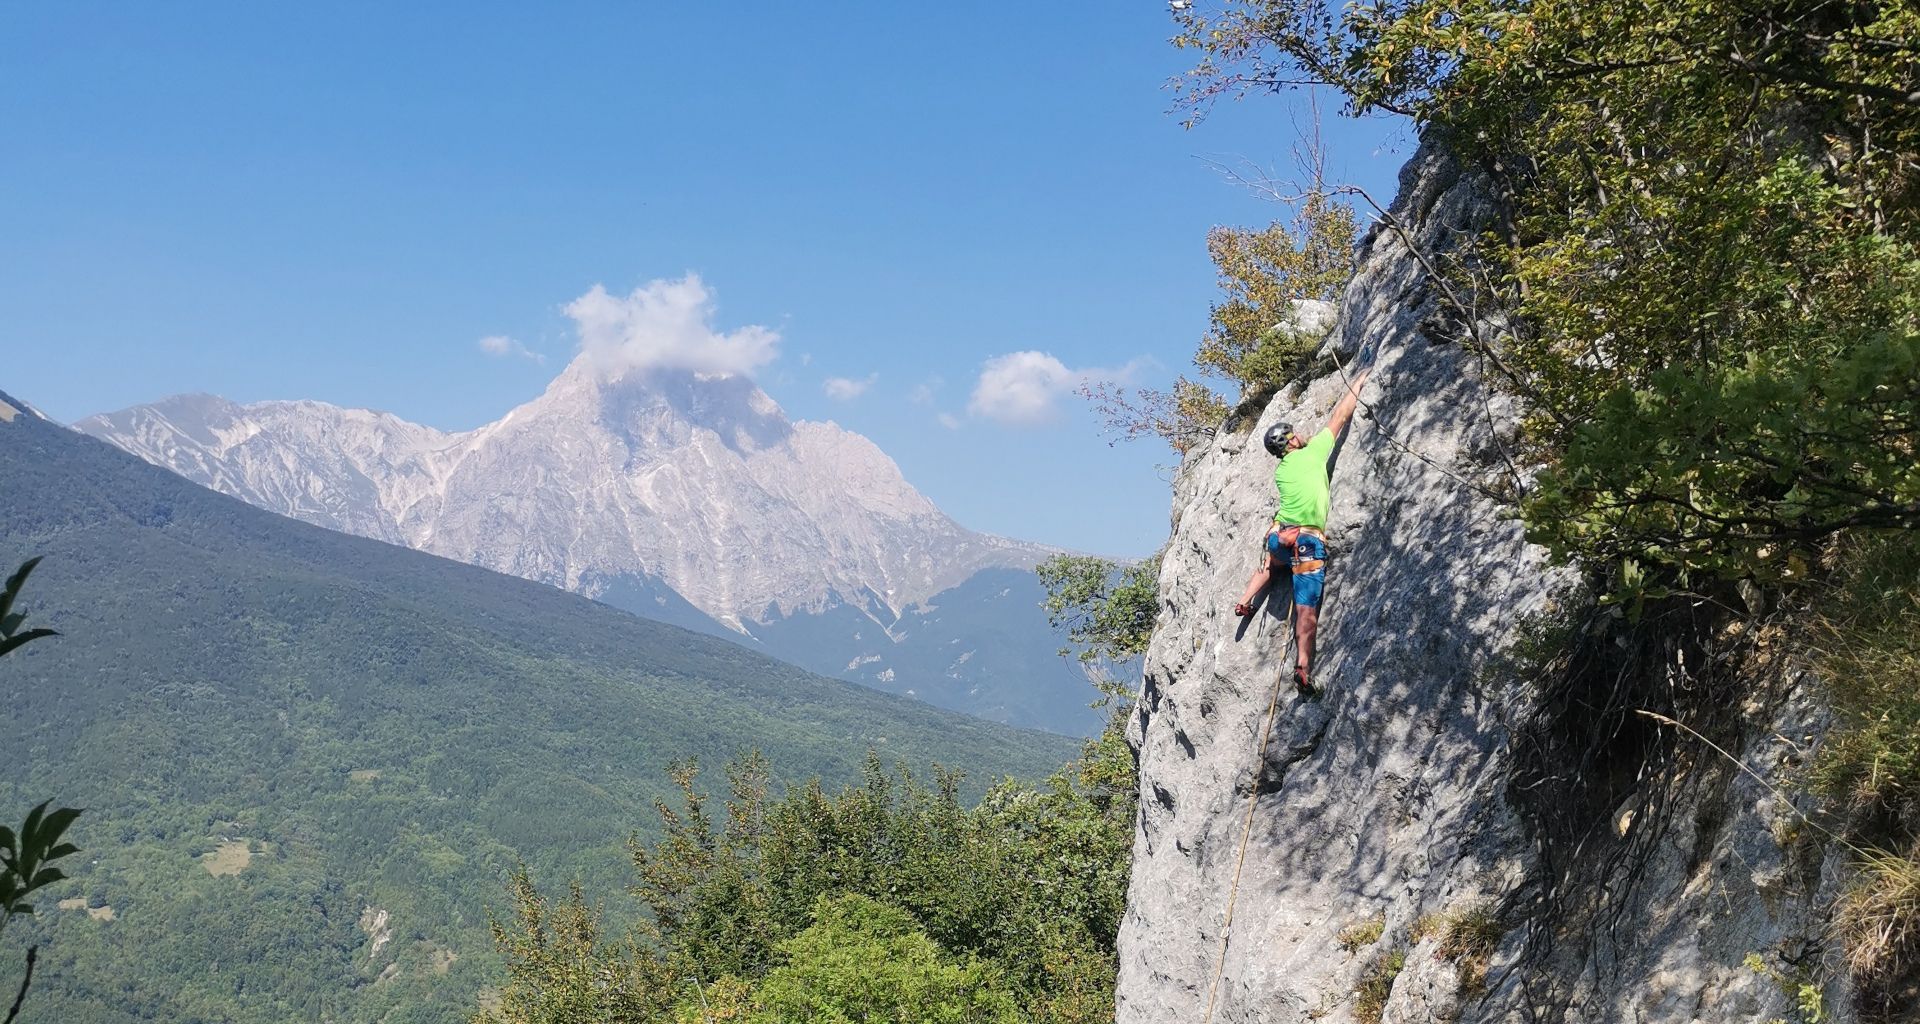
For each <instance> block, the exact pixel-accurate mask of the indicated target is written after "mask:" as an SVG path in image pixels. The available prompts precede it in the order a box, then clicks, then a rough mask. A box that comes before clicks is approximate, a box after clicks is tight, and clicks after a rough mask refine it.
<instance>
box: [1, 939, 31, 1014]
mask: <svg viewBox="0 0 1920 1024" xmlns="http://www.w3.org/2000/svg"><path fill="white" fill-rule="evenodd" d="M39 956H40V947H39V946H28V947H27V974H26V977H23V978H21V979H20V993H19V994H18V995H16V996H14V997H13V1009H11V1010H8V1011H7V1019H6V1021H5V1022H4V1024H13V1019H14V1018H15V1017H18V1016H20V1004H21V1003H24V1002H26V1001H27V986H29V985H31V984H33V962H34V960H36V959H38V958H39Z"/></svg>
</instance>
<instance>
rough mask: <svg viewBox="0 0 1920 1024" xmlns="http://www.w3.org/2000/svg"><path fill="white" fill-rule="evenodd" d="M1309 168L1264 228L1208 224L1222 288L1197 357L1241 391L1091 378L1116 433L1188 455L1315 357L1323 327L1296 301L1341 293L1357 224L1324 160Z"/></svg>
mask: <svg viewBox="0 0 1920 1024" xmlns="http://www.w3.org/2000/svg"><path fill="white" fill-rule="evenodd" d="M1309 171H1310V172H1312V175H1313V180H1312V182H1311V184H1310V185H1309V187H1308V188H1307V189H1306V190H1305V191H1304V192H1303V193H1302V194H1301V195H1300V196H1299V197H1297V198H1293V199H1291V200H1290V203H1291V205H1292V207H1293V209H1292V212H1291V214H1290V215H1289V216H1288V217H1287V218H1284V219H1281V220H1276V221H1274V222H1273V223H1271V224H1269V225H1268V226H1266V227H1264V228H1234V227H1217V228H1214V229H1213V230H1211V231H1209V232H1207V255H1208V257H1209V258H1210V259H1211V260H1212V261H1213V265H1214V269H1215V271H1217V273H1218V275H1219V282H1220V290H1221V293H1222V297H1221V300H1220V301H1219V302H1216V303H1215V304H1214V305H1213V308H1212V310H1211V312H1210V313H1209V315H1208V328H1207V332H1206V334H1205V336H1204V337H1202V338H1201V340H1200V345H1199V347H1198V349H1197V350H1196V351H1195V353H1194V359H1193V362H1194V365H1195V366H1196V367H1197V368H1199V370H1200V371H1201V374H1202V376H1203V377H1211V378H1214V379H1219V380H1225V381H1227V382H1229V383H1231V384H1232V385H1233V386H1234V389H1235V390H1236V391H1237V392H1238V394H1237V395H1236V396H1235V397H1234V398H1232V399H1229V398H1228V397H1227V396H1226V395H1222V394H1220V393H1218V392H1216V391H1215V390H1214V389H1213V388H1212V387H1210V386H1209V385H1207V384H1206V383H1204V382H1202V381H1197V380H1193V379H1191V378H1188V377H1185V376H1181V377H1180V378H1178V379H1177V380H1175V381H1174V384H1173V387H1172V389H1171V390H1168V391H1159V390H1155V389H1150V388H1146V389H1135V390H1133V391H1132V393H1131V394H1129V392H1128V390H1127V389H1125V388H1122V387H1119V386H1117V385H1114V384H1110V383H1097V384H1088V385H1083V386H1082V387H1081V388H1080V394H1081V396H1082V397H1084V398H1086V399H1088V400H1089V401H1091V402H1093V404H1094V407H1095V411H1096V412H1097V413H1098V414H1099V415H1100V416H1101V419H1102V420H1103V422H1104V424H1105V427H1106V429H1107V431H1108V432H1109V433H1110V434H1112V435H1113V436H1114V437H1115V438H1116V439H1118V440H1127V441H1131V440H1134V439H1135V438H1139V437H1144V436H1147V435H1153V436H1156V437H1159V438H1161V439H1162V440H1164V441H1166V442H1167V443H1168V444H1169V445H1171V446H1172V447H1173V449H1174V450H1175V451H1177V452H1181V453H1183V454H1184V453H1185V452H1186V451H1187V450H1188V449H1190V448H1192V447H1193V446H1194V445H1195V444H1197V443H1199V442H1200V441H1201V440H1202V439H1204V438H1205V437H1207V436H1209V435H1210V434H1211V433H1212V432H1213V430H1214V429H1215V428H1216V427H1217V426H1218V425H1219V424H1220V422H1221V420H1222V419H1224V418H1225V417H1226V415H1227V413H1228V412H1229V411H1233V410H1235V409H1238V410H1239V411H1241V412H1246V411H1248V410H1250V409H1251V408H1253V407H1254V406H1257V405H1258V404H1260V403H1263V402H1265V401H1266V400H1267V399H1268V398H1270V397H1272V395H1273V394H1274V392H1276V391H1278V390H1280V389H1281V388H1282V387H1284V386H1286V385H1287V383H1288V382H1290V381H1292V380H1294V379H1296V378H1298V377H1299V376H1300V375H1301V374H1303V373H1304V372H1306V371H1307V370H1308V369H1309V368H1310V367H1311V366H1312V364H1313V354H1314V352H1315V351H1316V350H1318V348H1319V346H1320V341H1321V339H1322V337H1323V335H1322V334H1321V333H1320V332H1318V331H1314V330H1307V329H1303V328H1302V326H1301V325H1300V324H1299V322H1298V318H1297V314H1296V309H1295V304H1296V303H1297V302H1299V301H1300V300H1304V299H1317V300H1322V301H1326V302H1332V301H1335V300H1337V299H1338V298H1339V297H1340V292H1341V290H1342V289H1344V288H1345V287H1346V284H1347V281H1348V280H1349V279H1351V278H1352V277H1353V241H1354V232H1355V227H1356V225H1355V220H1354V214H1353V209H1352V207H1350V206H1348V205H1346V204H1345V203H1344V202H1341V201H1338V200H1337V199H1335V198H1334V194H1333V192H1332V190H1330V189H1329V188H1327V187H1326V184H1325V182H1324V180H1323V178H1322V175H1321V173H1320V169H1319V167H1318V165H1317V164H1316V165H1314V166H1312V167H1310V168H1309Z"/></svg>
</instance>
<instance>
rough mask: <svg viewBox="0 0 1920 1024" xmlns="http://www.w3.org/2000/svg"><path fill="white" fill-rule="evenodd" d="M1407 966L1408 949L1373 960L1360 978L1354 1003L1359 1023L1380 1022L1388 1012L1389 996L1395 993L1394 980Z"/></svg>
mask: <svg viewBox="0 0 1920 1024" xmlns="http://www.w3.org/2000/svg"><path fill="white" fill-rule="evenodd" d="M1406 966H1407V951H1406V950H1404V949H1396V950H1394V951H1393V952H1391V953H1388V954H1387V955H1386V956H1383V957H1381V958H1380V959H1378V960H1376V961H1374V962H1373V966H1371V967H1369V968H1367V973H1366V974H1364V975H1362V976H1361V978H1360V990H1359V995H1358V997H1357V998H1355V999H1354V1003H1353V1019H1354V1020H1356V1021H1358V1022H1359V1024H1380V1015H1381V1014H1382V1013H1384V1012H1386V1009H1387V997H1388V996H1391V995H1392V994H1393V983H1394V980H1395V979H1397V978H1399V977H1400V972H1401V971H1402V970H1404V969H1405V968H1406Z"/></svg>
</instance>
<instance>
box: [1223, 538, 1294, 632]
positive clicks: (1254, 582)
mask: <svg viewBox="0 0 1920 1024" xmlns="http://www.w3.org/2000/svg"><path fill="white" fill-rule="evenodd" d="M1261 547H1262V549H1263V550H1264V551H1265V552H1266V554H1265V556H1264V557H1262V558H1261V559H1260V568H1258V569H1255V570H1254V571H1253V576H1252V578H1250V579H1248V580H1247V589H1246V590H1244V591H1242V592H1241V594H1240V601H1239V603H1237V604H1235V605H1234V606H1233V614H1235V615H1238V616H1240V617H1241V618H1243V619H1244V618H1246V617H1247V616H1249V615H1252V614H1253V602H1254V599H1255V598H1257V597H1259V596H1260V592H1261V591H1262V590H1265V589H1267V584H1269V583H1271V582H1273V574H1274V572H1276V571H1277V570H1278V569H1279V568H1280V558H1281V556H1282V555H1283V554H1284V553H1285V552H1286V550H1287V549H1286V547H1285V545H1283V544H1282V542H1281V533H1280V527H1278V526H1275V527H1274V528H1273V529H1271V530H1268V531H1267V536H1266V539H1265V540H1263V541H1262V542H1261Z"/></svg>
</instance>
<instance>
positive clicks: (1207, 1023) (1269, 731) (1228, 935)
mask: <svg viewBox="0 0 1920 1024" xmlns="http://www.w3.org/2000/svg"><path fill="white" fill-rule="evenodd" d="M1289 653H1291V651H1289ZM1292 661H1293V659H1292V658H1291V657H1289V658H1288V659H1287V663H1289V664H1291V663H1292ZM1286 679H1287V669H1286V668H1285V667H1284V666H1283V667H1282V668H1281V669H1280V673H1279V674H1278V675H1276V676H1275V677H1274V679H1273V697H1272V698H1271V699H1270V700H1268V701H1267V724H1266V725H1264V726H1262V727H1261V729H1260V755H1259V756H1258V757H1256V758H1255V759H1254V762H1253V780H1252V782H1251V783H1250V784H1249V785H1248V786H1247V820H1246V822H1245V823H1244V824H1242V826H1241V828H1240V852H1239V853H1238V854H1237V855H1235V857H1234V861H1233V884H1232V885H1231V886H1229V887H1228V888H1227V916H1226V920H1225V921H1223V922H1221V925H1220V952H1219V954H1218V955H1216V956H1215V957H1214V965H1213V982H1212V984H1210V985H1208V986H1207V1015H1206V1016H1205V1017H1202V1018H1201V1021H1200V1024H1213V1006H1214V1001H1215V1000H1216V999H1218V998H1219V995H1220V977H1221V975H1223V974H1225V973H1226V970H1227V943H1228V942H1229V941H1231V940H1232V938H1233V905H1234V903H1235V902H1237V901H1238V900H1239V898H1240V872H1241V870H1242V869H1244V868H1245V867H1246V866H1247V838H1248V837H1249V836H1251V835H1253V811H1254V806H1255V805H1256V804H1257V803H1258V802H1259V800H1260V776H1261V775H1262V774H1264V773H1265V772H1266V770H1267V745H1268V744H1269V743H1270V742H1272V740H1273V719H1274V716H1275V715H1277V714H1278V713H1279V711H1280V684H1281V683H1284V682H1286Z"/></svg>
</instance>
